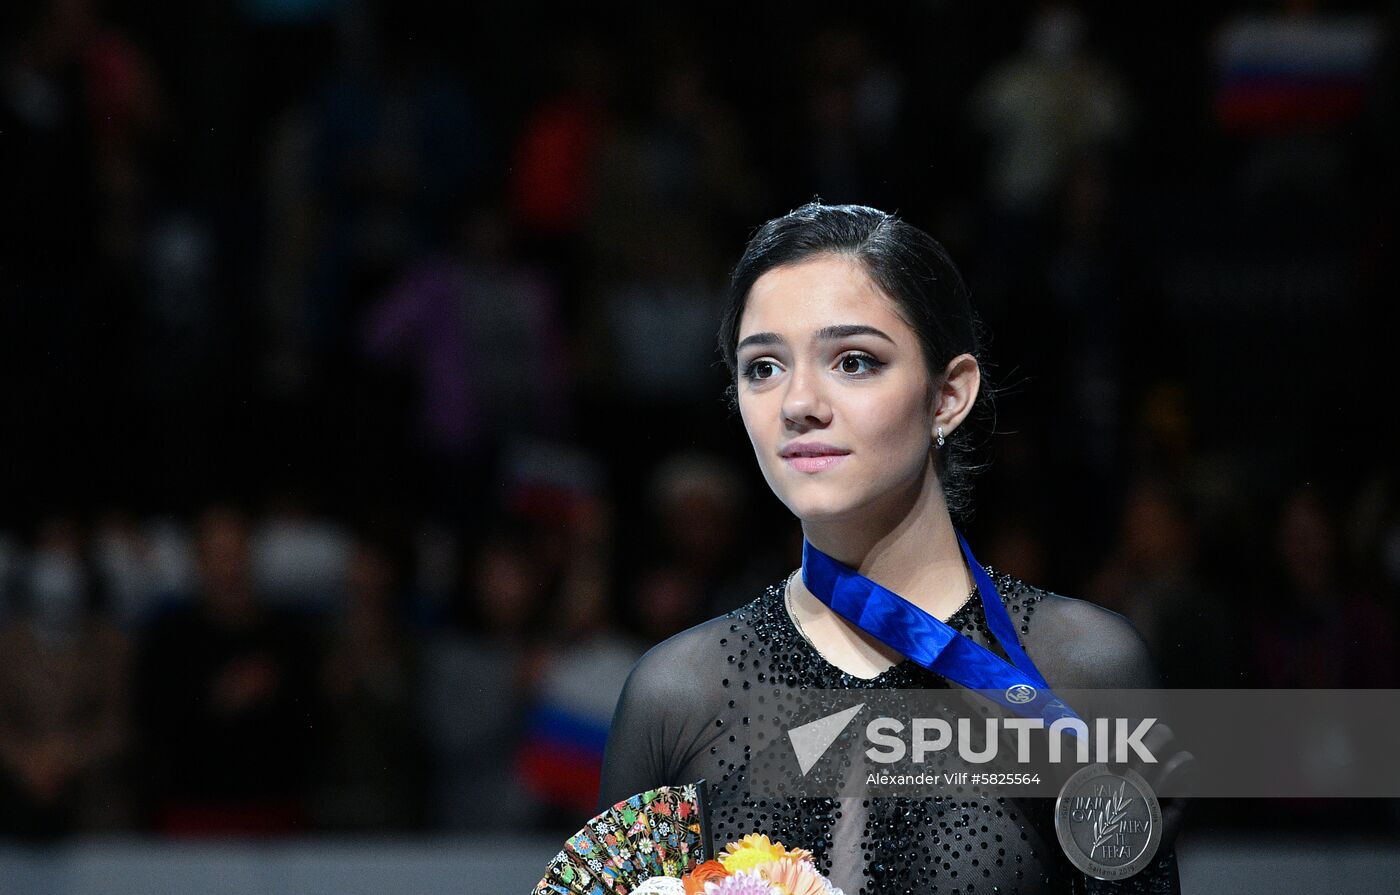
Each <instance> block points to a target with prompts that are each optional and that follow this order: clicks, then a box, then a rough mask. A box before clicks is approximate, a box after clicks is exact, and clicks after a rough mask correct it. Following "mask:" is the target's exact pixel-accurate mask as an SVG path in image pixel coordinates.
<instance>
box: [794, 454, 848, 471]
mask: <svg viewBox="0 0 1400 895" xmlns="http://www.w3.org/2000/svg"><path fill="white" fill-rule="evenodd" d="M849 456H850V454H820V455H818V456H815V457H784V458H783V462H784V463H787V464H788V465H790V466H791V467H792V468H793V469H796V470H797V471H798V472H821V471H823V470H826V469H830V468H831V467H833V466H835V465H836V464H838V463H840V462H841V461H842V460H844V459H846V458H847V457H849Z"/></svg>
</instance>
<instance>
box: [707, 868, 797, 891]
mask: <svg viewBox="0 0 1400 895" xmlns="http://www.w3.org/2000/svg"><path fill="white" fill-rule="evenodd" d="M705 895H782V893H781V892H780V891H779V890H778V889H776V888H774V886H773V885H772V884H771V883H769V882H768V881H767V880H765V879H763V878H762V877H760V876H757V875H750V874H747V873H745V872H744V871H742V870H741V871H739V872H738V873H734V874H731V875H730V876H726V877H725V878H724V879H723V880H721V881H719V882H718V883H705Z"/></svg>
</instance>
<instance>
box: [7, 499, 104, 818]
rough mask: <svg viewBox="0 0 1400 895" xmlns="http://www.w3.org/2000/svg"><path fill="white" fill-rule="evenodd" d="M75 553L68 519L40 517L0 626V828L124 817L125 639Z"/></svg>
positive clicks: (78, 541)
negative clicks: (11, 610) (16, 592)
mask: <svg viewBox="0 0 1400 895" xmlns="http://www.w3.org/2000/svg"><path fill="white" fill-rule="evenodd" d="M84 553H85V551H84V547H83V541H82V536H81V534H80V533H79V530H78V527H77V525H76V523H75V522H74V521H73V520H71V519H66V518H60V519H52V520H50V521H48V522H46V523H45V524H44V525H43V526H42V529H41V531H40V534H39V538H38V540H37V543H36V544H35V546H34V551H33V554H32V557H31V559H30V561H29V564H28V569H27V574H25V575H24V576H23V579H24V587H23V588H22V590H21V600H20V604H21V610H20V612H18V613H17V614H16V616H15V617H14V618H12V619H11V620H10V621H9V623H8V624H6V625H5V626H4V627H3V629H0V655H3V656H4V657H5V659H4V662H3V663H0V834H5V835H12V836H22V837H31V836H36V837H42V836H53V835H58V834H62V833H70V832H76V831H83V832H93V831H112V830H118V829H124V828H126V827H128V826H129V825H130V823H131V822H132V817H131V813H130V812H131V809H132V804H131V792H130V789H129V785H128V784H129V775H128V772H129V770H130V768H129V766H128V764H127V761H128V759H129V758H130V756H131V753H130V748H131V718H130V708H131V706H130V701H129V690H128V677H127V674H128V670H129V669H128V659H129V649H128V642H127V639H126V637H125V636H124V635H122V634H121V633H120V631H119V630H118V629H117V628H116V627H115V626H114V625H112V624H111V623H110V622H108V621H107V619H106V618H104V617H103V616H102V615H101V614H100V613H98V612H97V611H96V610H95V608H94V605H93V581H92V576H91V574H90V571H89V568H88V563H87V562H86V561H85V557H84Z"/></svg>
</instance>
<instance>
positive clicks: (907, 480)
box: [737, 255, 950, 521]
mask: <svg viewBox="0 0 1400 895" xmlns="http://www.w3.org/2000/svg"><path fill="white" fill-rule="evenodd" d="M737 363H738V382H737V388H738V398H739V413H740V415H741V416H742V417H743V420H744V427H745V429H747V431H748V433H749V439H750V441H752V442H753V447H754V453H755V454H756V455H757V456H758V464H759V467H760V468H761V469H762V470H763V477H764V478H765V479H766V480H767V481H768V485H769V487H770V488H772V489H773V493H774V494H776V495H777V496H778V499H779V500H781V501H782V502H783V503H784V504H785V505H786V506H787V508H788V509H789V510H791V511H792V513H793V514H794V515H796V516H797V517H798V518H799V519H801V520H803V521H818V520H831V519H839V518H841V517H843V516H846V515H849V514H852V513H859V512H862V511H865V510H869V509H871V508H873V507H878V506H879V505H881V504H882V503H883V502H885V501H888V500H898V499H900V498H901V497H903V498H905V499H908V498H909V497H911V496H912V495H915V494H917V493H919V491H920V490H921V489H922V488H923V487H924V485H925V484H926V481H925V480H926V477H927V476H932V475H933V467H932V463H931V456H930V444H931V441H932V438H933V429H934V426H935V425H937V423H936V422H935V420H934V411H935V390H934V389H933V388H932V387H931V383H930V381H929V375H928V371H927V367H926V366H925V363H924V357H923V351H922V349H921V347H920V345H919V341H918V337H917V336H916V335H915V333H914V330H913V329H912V328H911V327H910V326H909V324H907V323H905V322H904V320H903V318H901V317H900V316H899V314H898V313H897V312H896V310H895V304H894V302H893V301H892V300H891V299H890V298H889V297H887V296H886V295H885V293H883V292H882V291H881V290H880V289H879V287H878V286H876V285H875V283H874V282H873V281H872V280H871V279H870V277H869V276H867V275H866V273H865V271H864V270H863V269H862V267H861V265H860V263H859V262H858V261H856V260H855V259H852V258H849V257H846V256H842V255H826V256H821V257H818V258H814V259H811V260H807V261H803V262H800V263H798V264H793V265H790V266H785V267H778V268H774V269H773V270H770V271H768V272H767V273H765V274H764V275H763V276H761V277H759V278H758V280H757V281H756V282H755V283H754V285H753V288H752V289H751V290H750V291H749V299H748V302H747V304H746V306H745V308H744V313H743V316H742V317H741V318H740V321H739V341H738V353H737ZM949 431H950V430H949Z"/></svg>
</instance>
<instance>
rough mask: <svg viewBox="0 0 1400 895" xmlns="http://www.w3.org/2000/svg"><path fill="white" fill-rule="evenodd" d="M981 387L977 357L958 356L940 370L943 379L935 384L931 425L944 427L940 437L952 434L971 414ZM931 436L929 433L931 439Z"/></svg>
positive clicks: (980, 370)
mask: <svg viewBox="0 0 1400 895" xmlns="http://www.w3.org/2000/svg"><path fill="white" fill-rule="evenodd" d="M981 386H982V368H981V367H980V366H979V365H978V363H977V358H975V357H973V356H972V355H970V354H959V355H958V356H957V357H955V358H953V359H952V360H950V361H948V366H947V367H945V368H944V370H943V380H942V381H941V382H940V383H938V387H937V391H936V393H935V394H934V396H933V425H934V427H935V429H936V428H937V427H938V426H942V427H943V435H944V437H947V436H949V435H951V434H953V430H954V429H956V428H957V427H958V426H960V425H962V421H963V419H964V418H966V416H967V415H968V414H969V413H971V412H972V405H973V404H975V403H976V402H977V390H978V389H979V388H981ZM932 435H933V433H930V436H932Z"/></svg>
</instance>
